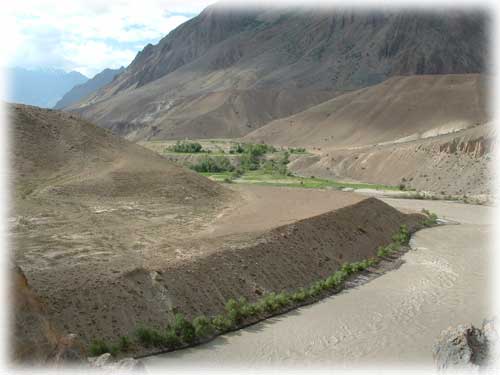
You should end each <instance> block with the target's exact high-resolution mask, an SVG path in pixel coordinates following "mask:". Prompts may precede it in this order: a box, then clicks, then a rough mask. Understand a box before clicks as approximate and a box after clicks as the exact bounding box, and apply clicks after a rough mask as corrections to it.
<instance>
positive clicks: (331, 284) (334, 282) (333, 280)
mask: <svg viewBox="0 0 500 375" xmlns="http://www.w3.org/2000/svg"><path fill="white" fill-rule="evenodd" d="M341 283H342V277H341V276H340V273H337V272H335V273H334V274H333V275H331V276H329V277H328V278H327V279H326V280H325V284H326V287H327V288H328V289H332V288H335V287H337V286H339V285H340V284H341Z"/></svg>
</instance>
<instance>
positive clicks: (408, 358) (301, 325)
mask: <svg viewBox="0 0 500 375" xmlns="http://www.w3.org/2000/svg"><path fill="white" fill-rule="evenodd" d="M384 201H386V202H387V203H389V204H391V205H393V206H395V207H397V208H398V209H409V210H417V209H422V208H427V209H429V210H431V211H433V212H436V213H437V214H438V216H439V217H440V218H445V219H448V220H453V221H457V222H460V224H459V225H445V226H438V227H435V228H431V229H424V230H421V231H419V232H417V233H416V234H414V235H413V237H412V239H411V241H410V246H411V248H412V250H410V251H408V252H407V253H405V254H404V255H403V256H402V257H401V258H400V259H401V264H400V265H399V267H397V268H396V269H394V270H393V271H391V272H387V273H385V274H383V275H382V276H380V277H377V278H375V279H374V280H372V281H371V282H369V283H366V284H364V285H362V286H359V287H356V288H351V289H348V290H347V289H346V290H344V291H343V292H341V293H339V294H337V295H335V296H334V297H332V298H326V299H324V300H322V301H319V302H318V303H315V304H313V305H310V306H305V307H301V308H299V309H297V310H294V311H292V312H290V313H287V314H284V315H281V316H279V317H275V318H271V319H268V320H266V321H264V322H261V323H258V324H256V325H255V326H252V327H248V328H245V329H243V330H240V331H238V332H234V333H230V334H226V335H223V336H220V337H218V338H216V339H215V340H214V341H212V342H210V343H207V344H204V345H201V346H199V347H196V348H191V349H186V350H181V351H177V352H172V353H169V354H164V355H160V356H154V357H150V358H146V359H144V362H145V364H146V367H151V368H156V367H158V368H159V367H161V366H166V365H167V364H168V366H170V367H174V368H176V367H186V366H187V367H190V366H204V367H208V368H209V367H212V366H219V365H226V366H227V365H233V366H234V365H236V366H240V367H241V366H243V367H249V368H258V367H261V366H266V367H267V366H309V365H313V366H324V365H328V366H335V367H344V366H348V367H353V366H362V365H368V364H370V365H373V364H379V365H391V364H399V365H408V366H410V365H419V366H429V368H433V366H434V364H433V362H432V345H433V343H434V341H435V339H436V337H437V336H438V335H439V332H440V331H441V330H443V329H446V328H447V327H448V326H450V325H451V326H453V325H457V324H461V323H464V322H471V323H475V324H480V323H481V322H482V320H483V319H484V317H485V316H488V314H489V311H490V302H489V301H490V293H489V289H488V288H489V276H488V275H489V259H490V258H489V251H490V249H489V242H488V239H489V238H490V236H491V233H492V227H491V219H490V218H491V215H490V214H491V212H492V208H489V207H484V206H470V205H465V204H460V203H453V202H442V201H422V200H415V201H412V200H406V199H405V200H398V199H384ZM415 250H416V251H415ZM361 301H362V303H361Z"/></svg>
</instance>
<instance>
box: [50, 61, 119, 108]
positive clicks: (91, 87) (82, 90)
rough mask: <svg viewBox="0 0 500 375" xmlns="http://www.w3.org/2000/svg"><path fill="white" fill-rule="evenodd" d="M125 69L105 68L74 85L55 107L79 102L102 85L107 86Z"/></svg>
mask: <svg viewBox="0 0 500 375" xmlns="http://www.w3.org/2000/svg"><path fill="white" fill-rule="evenodd" d="M124 70H125V68H124V67H123V66H122V67H121V68H120V69H104V70H103V71H102V72H100V73H98V74H96V75H95V76H94V77H92V78H91V79H89V80H88V81H87V82H85V83H82V84H80V85H76V86H74V87H73V88H72V89H71V90H69V91H68V92H67V93H66V94H64V96H63V97H62V98H61V99H60V100H59V101H58V102H57V103H56V105H55V106H54V109H63V108H65V107H68V106H70V105H71V104H73V103H77V102H79V101H80V100H82V99H85V98H86V97H87V96H89V95H90V94H92V93H94V92H96V91H97V90H99V89H100V88H101V87H103V86H106V85H107V84H108V83H110V82H111V81H112V80H113V79H114V78H115V77H116V76H117V75H118V74H120V73H122V72H123V71H124Z"/></svg>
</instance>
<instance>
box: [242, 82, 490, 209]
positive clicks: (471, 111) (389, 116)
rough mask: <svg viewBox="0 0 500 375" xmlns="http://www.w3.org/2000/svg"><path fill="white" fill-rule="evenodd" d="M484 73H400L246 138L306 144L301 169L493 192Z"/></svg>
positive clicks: (442, 190)
mask: <svg viewBox="0 0 500 375" xmlns="http://www.w3.org/2000/svg"><path fill="white" fill-rule="evenodd" d="M484 80H485V77H482V76H480V75H435V76H410V77H394V78H391V79H389V80H387V81H385V82H383V83H381V84H379V85H375V86H372V87H369V88H365V89H360V90H358V91H355V92H353V93H350V94H345V95H341V96H338V97H336V98H335V99H332V100H329V101H327V102H324V103H321V104H319V105H317V106H315V107H312V108H309V109H307V110H306V111H303V112H301V113H299V114H296V115H293V116H290V117H288V118H284V119H279V120H276V121H273V122H271V123H269V124H268V125H266V126H264V127H262V128H260V129H258V130H256V131H254V132H252V133H250V134H248V135H247V136H246V137H245V138H244V139H246V140H248V141H252V142H259V141H264V140H265V141H266V142H269V143H272V144H275V145H281V146H292V147H306V148H307V149H308V150H311V151H312V152H314V153H315V155H313V156H308V157H302V158H299V159H296V160H294V161H293V162H292V163H291V164H290V166H289V168H290V170H291V171H293V172H294V173H297V174H299V175H303V176H317V177H323V178H335V179H348V180H349V179H350V180H355V181H363V182H369V183H380V184H387V185H401V186H402V188H404V189H416V190H418V191H430V192H433V193H436V194H439V195H441V196H446V195H455V196H464V195H466V196H475V197H477V198H478V199H480V200H482V201H484V200H487V199H486V197H487V196H489V195H490V194H492V180H493V172H492V163H493V160H492V158H493V151H494V149H493V145H494V139H495V137H496V132H495V129H494V126H493V125H492V124H491V123H490V122H489V113H488V103H487V99H486V98H487V92H488V91H487V85H486V83H485V81H484Z"/></svg>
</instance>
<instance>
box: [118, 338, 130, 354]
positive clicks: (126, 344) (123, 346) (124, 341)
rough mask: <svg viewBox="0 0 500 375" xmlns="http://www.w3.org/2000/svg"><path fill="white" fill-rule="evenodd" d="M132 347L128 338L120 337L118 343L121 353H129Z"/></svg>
mask: <svg viewBox="0 0 500 375" xmlns="http://www.w3.org/2000/svg"><path fill="white" fill-rule="evenodd" d="M131 346H132V343H131V342H130V339H129V338H128V337H127V336H122V337H120V341H119V343H118V348H119V351H120V352H127V351H128V350H129V349H130V347H131Z"/></svg>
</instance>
